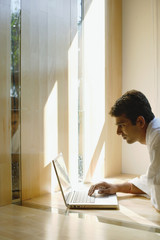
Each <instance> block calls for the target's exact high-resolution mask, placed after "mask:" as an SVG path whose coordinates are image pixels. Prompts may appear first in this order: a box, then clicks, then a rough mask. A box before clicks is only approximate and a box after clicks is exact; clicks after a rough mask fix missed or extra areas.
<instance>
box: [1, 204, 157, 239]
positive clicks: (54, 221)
mask: <svg viewBox="0 0 160 240" xmlns="http://www.w3.org/2000/svg"><path fill="white" fill-rule="evenodd" d="M119 238H120V239H123V240H135V239H136V240H142V239H143V240H151V239H152V240H158V239H160V233H156V232H149V231H144V230H136V229H132V228H128V227H123V226H116V225H112V224H106V223H100V222H98V221H97V219H96V218H94V217H93V216H88V217H87V218H85V219H80V218H77V217H76V216H65V215H61V214H58V213H51V212H47V211H44V210H38V209H33V208H28V207H23V206H17V205H8V206H5V207H1V208H0V239H1V240H32V239H33V240H44V239H45V240H51V239H52V240H66V239H70V240H72V239H73V240H85V239H92V240H95V239H96V240H98V239H100V240H103V239H105V240H117V239H119Z"/></svg>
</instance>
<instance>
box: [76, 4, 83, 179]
mask: <svg viewBox="0 0 160 240" xmlns="http://www.w3.org/2000/svg"><path fill="white" fill-rule="evenodd" d="M77 6H78V17H77V24H78V149H79V150H78V180H79V181H80V182H81V181H82V180H83V145H82V143H83V140H82V135H83V128H82V126H83V124H82V121H83V98H82V93H83V89H82V87H83V78H82V16H83V0H78V2H77Z"/></svg>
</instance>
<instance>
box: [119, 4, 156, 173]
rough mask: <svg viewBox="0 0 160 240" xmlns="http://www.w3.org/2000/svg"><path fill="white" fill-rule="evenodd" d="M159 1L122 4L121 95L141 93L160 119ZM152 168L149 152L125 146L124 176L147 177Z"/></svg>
mask: <svg viewBox="0 0 160 240" xmlns="http://www.w3.org/2000/svg"><path fill="white" fill-rule="evenodd" d="M158 9H160V4H159V3H158V1H157V0H134V1H133V0H123V10H122V16H123V19H122V21H123V22H122V26H123V30H122V31H123V33H122V39H123V40H122V42H123V45H122V51H123V53H122V56H123V57H122V59H123V60H122V91H123V93H124V92H126V91H127V90H130V89H137V90H140V91H142V92H143V93H144V94H145V95H146V96H147V98H148V99H149V101H150V103H151V106H152V109H153V112H154V113H155V115H156V116H157V115H159V109H158V105H160V104H159V96H158V95H159V93H160V88H159V82H158V76H159V70H158V68H159V67H158V66H159V62H158V55H159V54H158V40H159V39H158V38H159V34H158V33H159V32H160V31H159V30H158V28H159V25H158V15H159V14H158V12H159V11H158ZM148 164H149V156H148V152H147V148H146V146H144V145H141V144H139V143H135V144H133V145H129V144H127V143H125V142H123V145H122V172H123V173H131V174H143V173H145V171H146V169H147V166H148Z"/></svg>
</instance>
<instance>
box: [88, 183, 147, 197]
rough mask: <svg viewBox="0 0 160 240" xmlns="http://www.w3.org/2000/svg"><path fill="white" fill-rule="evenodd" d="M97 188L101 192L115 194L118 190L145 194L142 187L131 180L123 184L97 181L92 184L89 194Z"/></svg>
mask: <svg viewBox="0 0 160 240" xmlns="http://www.w3.org/2000/svg"><path fill="white" fill-rule="evenodd" d="M95 190H98V193H99V194H115V193H117V192H123V193H133V194H144V193H145V192H143V191H142V190H141V189H139V188H137V187H136V186H135V185H133V184H132V183H129V182H124V183H121V184H111V183H107V182H101V183H97V184H95V185H92V186H91V187H90V189H89V191H88V195H89V196H91V195H92V194H93V193H94V192H95Z"/></svg>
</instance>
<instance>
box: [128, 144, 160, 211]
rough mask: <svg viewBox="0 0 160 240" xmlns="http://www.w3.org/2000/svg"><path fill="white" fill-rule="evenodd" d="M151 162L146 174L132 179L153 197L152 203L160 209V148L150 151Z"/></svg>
mask: <svg viewBox="0 0 160 240" xmlns="http://www.w3.org/2000/svg"><path fill="white" fill-rule="evenodd" d="M150 159H151V164H150V166H149V168H148V171H147V173H146V175H142V176H140V177H139V178H134V179H132V180H130V183H132V184H134V185H135V186H136V187H137V188H139V189H141V190H142V191H143V192H145V193H146V194H147V195H148V196H150V198H151V202H152V205H153V206H154V207H155V208H156V209H157V210H160V148H158V147H155V148H152V151H151V152H150Z"/></svg>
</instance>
